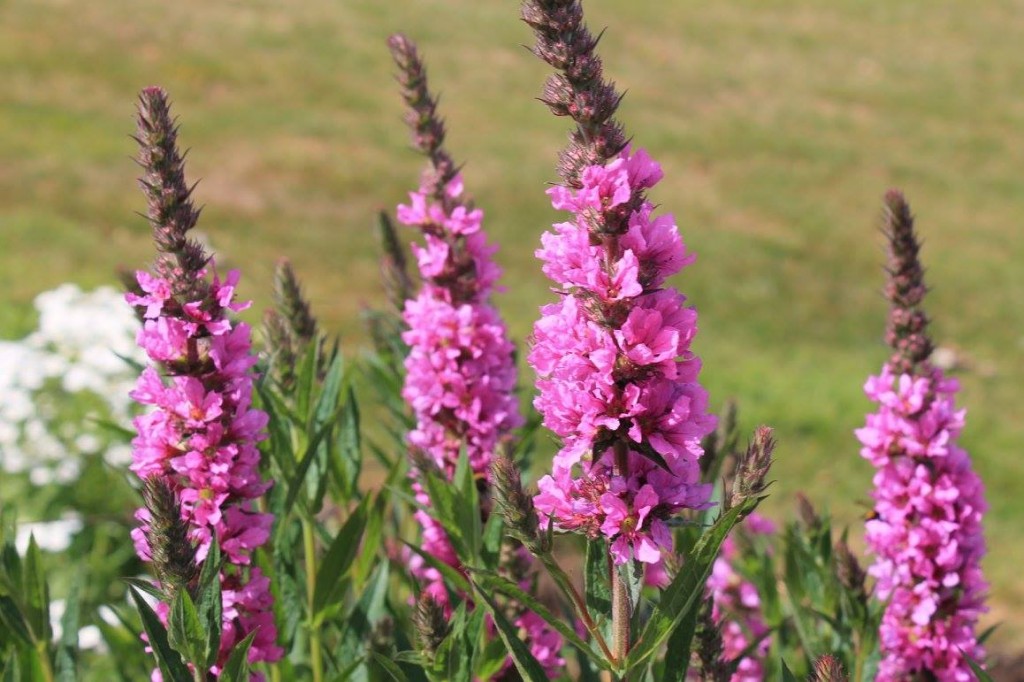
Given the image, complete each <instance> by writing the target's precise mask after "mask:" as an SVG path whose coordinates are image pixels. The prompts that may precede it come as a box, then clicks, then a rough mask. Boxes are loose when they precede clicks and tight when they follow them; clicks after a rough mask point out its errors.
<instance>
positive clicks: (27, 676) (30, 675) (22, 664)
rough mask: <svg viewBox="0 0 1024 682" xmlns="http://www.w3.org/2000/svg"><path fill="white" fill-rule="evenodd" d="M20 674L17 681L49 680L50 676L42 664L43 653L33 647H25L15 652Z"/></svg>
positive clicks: (39, 681)
mask: <svg viewBox="0 0 1024 682" xmlns="http://www.w3.org/2000/svg"><path fill="white" fill-rule="evenodd" d="M16 653H17V656H18V667H19V668H21V671H20V672H21V674H20V675H19V676H18V682H49V679H50V676H49V674H48V673H47V670H46V666H45V665H44V664H43V658H42V657H43V655H44V654H42V653H41V652H40V651H39V650H38V649H36V648H35V647H25V648H23V649H20V650H19V651H17V652H16Z"/></svg>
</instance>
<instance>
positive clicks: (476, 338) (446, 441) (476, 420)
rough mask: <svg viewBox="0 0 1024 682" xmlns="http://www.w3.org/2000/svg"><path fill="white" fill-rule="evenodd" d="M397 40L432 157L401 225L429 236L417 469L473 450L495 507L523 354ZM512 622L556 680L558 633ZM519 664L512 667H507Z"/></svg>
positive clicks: (426, 99) (423, 262)
mask: <svg viewBox="0 0 1024 682" xmlns="http://www.w3.org/2000/svg"><path fill="white" fill-rule="evenodd" d="M388 45H389V47H390V48H391V53H392V56H393V57H394V60H395V63H396V65H397V66H398V81H399V83H400V85H401V88H402V96H403V97H404V99H405V101H406V104H407V106H408V112H407V115H406V122H407V123H408V125H409V127H410V129H411V131H412V139H413V146H414V147H415V148H416V149H417V150H418V151H420V152H421V153H422V154H423V155H424V156H426V157H427V158H428V159H429V165H428V167H427V169H426V171H425V172H424V174H423V178H422V181H421V184H420V188H419V189H418V190H417V191H416V192H412V193H410V195H409V199H410V202H409V204H407V205H401V206H399V207H398V214H397V215H398V221H399V222H400V223H401V224H403V225H406V226H409V227H413V228H416V229H418V230H420V231H421V232H422V233H423V237H424V244H423V245H422V246H419V245H414V246H413V247H412V248H413V254H414V255H415V257H416V261H417V265H418V268H419V274H420V278H421V281H422V286H421V289H420V291H419V293H418V294H417V295H416V297H415V298H413V299H410V300H408V301H406V302H405V310H404V313H403V320H404V321H405V323H406V325H408V330H407V331H405V332H404V333H403V335H402V339H403V340H404V341H405V342H406V343H407V344H408V346H409V354H408V356H407V357H406V360H405V369H406V377H405V386H404V388H403V391H402V396H403V397H404V398H405V400H406V401H407V402H408V403H409V404H410V405H411V406H412V410H413V413H414V416H415V419H416V426H415V428H414V429H413V430H412V431H411V432H410V433H409V445H410V447H411V448H412V449H413V450H414V452H415V453H416V457H414V462H415V460H416V459H417V458H419V457H423V456H425V457H426V458H427V459H428V460H429V462H430V464H431V465H432V466H434V467H435V468H436V469H438V470H439V471H440V472H442V473H443V475H444V476H445V477H446V478H447V479H449V480H451V478H452V476H453V475H454V473H455V468H456V464H457V462H458V459H459V457H460V454H461V452H462V451H463V450H464V451H465V453H466V456H467V458H468V462H469V466H470V468H471V469H472V471H473V475H474V477H475V478H476V481H477V487H478V489H480V490H481V491H482V493H483V494H482V496H481V499H482V500H483V503H484V504H485V505H487V504H489V491H490V487H491V481H490V479H491V471H490V467H491V463H492V460H493V458H494V456H495V453H496V452H497V451H498V450H499V448H501V447H502V446H504V445H507V444H508V443H509V441H510V440H511V437H512V431H513V429H515V428H517V427H519V426H521V425H522V424H523V419H522V417H521V416H520V414H519V408H518V406H517V404H516V397H515V388H516V370H515V360H514V352H515V348H514V347H513V345H512V342H511V341H510V340H509V338H508V331H507V329H506V326H505V323H504V321H503V320H502V319H501V317H500V316H499V314H498V311H497V310H496V309H495V308H494V307H493V306H492V305H491V303H490V296H491V293H492V291H493V289H494V284H495V282H496V281H497V279H498V277H499V276H500V270H499V269H498V266H497V265H496V264H495V263H494V261H493V260H492V256H493V254H494V252H495V250H496V249H495V247H493V246H491V245H489V244H488V243H487V238H486V234H485V233H484V231H483V229H482V227H481V225H482V221H483V211H482V210H480V209H478V208H474V207H473V206H472V204H471V202H470V201H469V200H468V199H467V198H466V196H465V195H464V193H463V186H462V176H461V174H460V173H459V172H458V170H457V168H456V167H455V164H454V162H453V161H452V159H451V157H450V156H449V155H448V153H447V152H446V151H445V148H444V138H445V129H444V124H443V122H442V121H441V119H440V118H439V117H438V115H437V102H436V100H435V99H434V98H433V97H432V95H431V94H430V91H429V89H428V87H427V74H426V70H425V68H424V65H423V62H422V61H421V59H420V57H419V55H418V53H417V51H416V46H415V44H414V43H413V42H412V41H411V40H409V39H408V38H406V37H405V36H403V35H401V34H396V35H394V36H392V37H391V38H390V39H389V40H388ZM410 475H411V476H412V477H413V479H414V483H413V488H414V490H415V493H416V499H417V502H419V503H420V504H422V505H424V506H430V504H431V500H430V497H429V495H428V494H427V492H426V490H425V489H424V488H423V487H422V486H421V485H420V484H419V483H418V482H416V479H418V478H419V477H420V475H421V472H420V470H419V468H418V467H417V466H415V464H414V466H413V469H412V471H411V474H410ZM482 513H485V514H486V513H487V510H486V509H485V510H482ZM415 516H416V519H417V521H418V522H419V523H420V525H421V527H422V528H423V541H422V549H423V551H424V552H425V553H428V554H431V555H433V556H434V557H436V558H437V559H439V560H441V561H443V562H445V563H447V564H449V565H450V566H453V567H455V568H458V569H459V570H463V569H462V566H461V564H460V562H459V559H458V557H457V555H456V551H455V549H454V547H453V546H452V542H451V540H450V538H449V537H448V535H447V534H446V532H445V530H444V528H443V527H442V525H441V524H440V523H439V522H438V521H436V520H435V519H434V518H433V517H432V516H431V515H430V514H429V513H427V512H426V511H424V510H417V512H416V514H415ZM412 568H413V573H414V575H416V577H417V578H419V579H420V580H423V581H425V582H426V584H427V585H426V588H425V591H426V592H427V593H428V594H429V595H430V596H431V598H432V599H433V600H434V602H435V603H437V604H441V605H444V606H445V608H446V609H450V605H449V603H448V592H447V589H446V587H445V585H444V581H443V579H442V577H441V574H440V572H439V571H437V569H435V568H433V567H430V566H427V565H426V564H424V563H423V562H422V560H421V559H419V558H418V557H417V558H414V559H413V562H412ZM530 582H531V581H530V580H529V578H526V582H525V583H524V584H523V585H522V587H523V588H524V589H528V588H529V585H530ZM514 624H515V626H516V627H517V628H519V629H520V630H522V631H523V632H524V633H525V635H526V640H527V641H528V642H529V644H530V648H531V652H532V653H533V655H534V657H535V658H537V660H538V661H539V662H540V663H541V664H542V665H543V666H544V668H545V671H546V672H547V674H548V675H549V676H551V677H554V676H556V675H557V674H558V673H559V671H560V670H561V668H562V667H563V666H564V664H565V661H564V660H563V659H562V658H561V655H560V649H561V642H562V641H561V637H560V635H558V633H557V632H555V631H553V630H552V629H551V628H550V627H549V626H548V624H547V623H546V622H545V621H544V620H543V619H541V618H539V617H537V616H536V615H535V614H533V613H531V612H530V611H528V610H523V609H519V610H518V613H517V615H516V618H515V621H514ZM510 669H511V662H507V663H506V666H505V670H503V671H502V672H506V671H508V670H510Z"/></svg>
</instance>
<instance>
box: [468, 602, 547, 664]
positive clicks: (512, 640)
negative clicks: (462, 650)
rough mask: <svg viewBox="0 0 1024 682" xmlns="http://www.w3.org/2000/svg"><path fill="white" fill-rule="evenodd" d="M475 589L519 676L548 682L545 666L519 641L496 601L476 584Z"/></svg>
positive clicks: (517, 635)
mask: <svg viewBox="0 0 1024 682" xmlns="http://www.w3.org/2000/svg"><path fill="white" fill-rule="evenodd" d="M473 587H474V588H475V589H474V592H475V593H476V595H477V596H478V597H479V598H480V599H481V600H482V601H483V603H484V604H485V605H486V607H487V611H488V613H490V614H491V618H493V619H494V626H495V627H496V628H497V630H498V635H499V636H500V637H501V640H502V641H503V642H505V646H506V647H508V653H509V656H511V657H512V662H513V663H514V664H515V666H516V670H518V671H519V674H520V675H522V676H523V679H524V680H525V681H526V682H547V680H548V676H547V673H545V672H544V668H543V666H541V664H540V663H538V662H537V659H536V658H534V656H533V654H532V653H530V648H529V647H528V646H526V643H525V642H523V640H521V639H519V634H518V633H517V632H516V629H515V628H514V627H512V624H511V623H509V622H508V618H506V617H505V614H504V613H502V611H501V609H500V608H498V605H497V604H495V603H494V600H493V599H492V598H491V597H490V595H488V594H487V592H486V590H483V589H481V587H480V586H479V585H477V584H475V583H474V584H473Z"/></svg>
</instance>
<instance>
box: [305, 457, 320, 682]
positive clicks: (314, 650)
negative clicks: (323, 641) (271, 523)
mask: <svg viewBox="0 0 1024 682" xmlns="http://www.w3.org/2000/svg"><path fill="white" fill-rule="evenodd" d="M310 456H311V455H310ZM313 523H314V521H313V519H306V518H304V519H303V520H302V544H303V549H304V551H305V555H306V600H307V601H306V603H307V605H308V611H309V613H308V616H309V665H310V668H312V670H313V682H322V681H323V676H324V673H323V657H322V655H321V652H320V628H317V627H314V626H313V616H314V612H313V610H314V606H313V597H314V594H315V593H316V538H315V536H314V533H313Z"/></svg>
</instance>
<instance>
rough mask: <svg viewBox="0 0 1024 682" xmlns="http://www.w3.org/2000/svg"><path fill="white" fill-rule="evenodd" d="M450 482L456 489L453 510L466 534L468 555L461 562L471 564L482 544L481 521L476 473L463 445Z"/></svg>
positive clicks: (474, 562) (477, 555) (478, 554)
mask: <svg viewBox="0 0 1024 682" xmlns="http://www.w3.org/2000/svg"><path fill="white" fill-rule="evenodd" d="M452 479H453V480H452V482H453V483H454V484H455V488H456V489H457V490H458V498H457V504H456V506H455V511H456V514H457V522H458V524H459V527H460V528H462V529H464V531H465V534H466V542H467V545H468V546H467V550H468V555H467V556H466V557H464V558H463V560H462V563H464V564H466V565H469V566H472V565H474V564H476V559H477V557H479V556H480V547H481V545H482V544H483V522H482V521H481V519H480V494H479V491H478V490H477V487H476V475H475V474H474V472H473V467H471V466H470V465H469V455H468V453H467V452H466V449H465V447H463V448H462V451H461V452H460V453H459V461H458V462H457V463H456V464H455V475H454V476H453V477H452Z"/></svg>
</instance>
